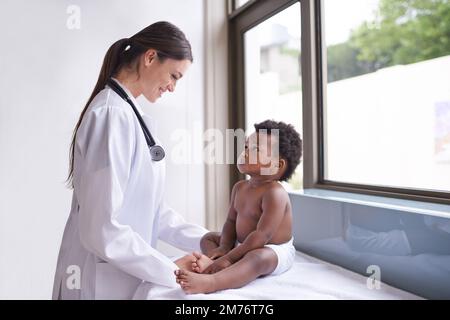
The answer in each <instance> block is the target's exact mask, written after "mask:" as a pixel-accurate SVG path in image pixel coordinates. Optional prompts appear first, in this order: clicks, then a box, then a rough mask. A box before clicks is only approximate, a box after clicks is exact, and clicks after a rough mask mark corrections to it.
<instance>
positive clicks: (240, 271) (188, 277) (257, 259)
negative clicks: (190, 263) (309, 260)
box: [175, 248, 278, 293]
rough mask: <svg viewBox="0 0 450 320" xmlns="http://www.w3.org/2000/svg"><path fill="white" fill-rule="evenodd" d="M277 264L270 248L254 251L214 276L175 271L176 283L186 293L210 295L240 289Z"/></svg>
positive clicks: (271, 269)
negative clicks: (225, 290)
mask: <svg viewBox="0 0 450 320" xmlns="http://www.w3.org/2000/svg"><path fill="white" fill-rule="evenodd" d="M277 264H278V258H277V255H276V254H275V252H274V251H273V250H272V249H270V248H261V249H255V250H252V251H250V252H248V253H247V254H246V255H245V256H244V257H243V258H242V259H241V260H239V261H238V262H236V263H235V264H233V265H231V266H229V267H228V268H226V269H223V270H221V271H219V272H217V273H214V274H198V273H194V272H190V271H187V270H177V271H176V273H175V274H176V276H177V282H178V283H179V284H180V285H181V288H182V289H183V290H184V291H185V292H186V293H210V292H214V291H218V290H224V289H234V288H240V287H242V286H244V285H246V284H247V283H249V282H251V281H253V280H255V279H256V278H258V277H260V276H262V275H266V274H270V273H272V272H273V271H274V270H275V268H276V267H277Z"/></svg>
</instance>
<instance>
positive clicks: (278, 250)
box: [236, 238, 295, 275]
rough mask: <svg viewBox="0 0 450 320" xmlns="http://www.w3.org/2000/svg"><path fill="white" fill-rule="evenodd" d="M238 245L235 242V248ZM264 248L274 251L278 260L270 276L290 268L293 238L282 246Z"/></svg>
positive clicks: (273, 245) (292, 258)
mask: <svg viewBox="0 0 450 320" xmlns="http://www.w3.org/2000/svg"><path fill="white" fill-rule="evenodd" d="M239 245H241V243H240V242H238V241H236V247H237V246H239ZM264 247H266V248H270V249H272V250H273V251H275V254H276V255H277V258H278V264H277V267H276V268H275V270H273V271H272V273H271V275H277V274H282V273H283V272H286V271H287V270H289V269H290V268H291V267H292V264H293V263H294V259H295V247H294V238H291V240H289V241H288V242H285V243H282V244H266V245H265V246H264Z"/></svg>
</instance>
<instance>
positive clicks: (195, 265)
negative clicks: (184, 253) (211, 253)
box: [191, 251, 214, 273]
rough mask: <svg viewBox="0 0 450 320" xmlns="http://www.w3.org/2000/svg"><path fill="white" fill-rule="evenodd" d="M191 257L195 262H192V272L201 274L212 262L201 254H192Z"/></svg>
mask: <svg viewBox="0 0 450 320" xmlns="http://www.w3.org/2000/svg"><path fill="white" fill-rule="evenodd" d="M192 255H193V256H194V257H195V259H196V260H195V261H193V262H192V266H191V268H192V271H194V272H197V273H203V271H204V270H205V269H206V268H207V267H208V266H209V265H210V264H212V263H213V262H214V261H213V260H211V259H210V258H208V257H207V256H205V255H204V254H201V253H200V252H196V251H195V252H192Z"/></svg>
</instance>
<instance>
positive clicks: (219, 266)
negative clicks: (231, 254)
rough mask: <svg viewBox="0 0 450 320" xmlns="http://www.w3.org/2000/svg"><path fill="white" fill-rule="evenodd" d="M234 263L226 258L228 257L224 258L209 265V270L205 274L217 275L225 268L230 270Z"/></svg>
mask: <svg viewBox="0 0 450 320" xmlns="http://www.w3.org/2000/svg"><path fill="white" fill-rule="evenodd" d="M232 264H233V263H232V262H231V261H230V260H229V259H228V258H227V257H226V256H222V257H220V258H219V259H217V260H214V262H213V263H212V264H211V265H209V267H208V268H206V269H205V270H204V271H203V273H209V274H211V273H216V272H219V271H220V270H223V269H225V268H228V267H229V266H231V265H232Z"/></svg>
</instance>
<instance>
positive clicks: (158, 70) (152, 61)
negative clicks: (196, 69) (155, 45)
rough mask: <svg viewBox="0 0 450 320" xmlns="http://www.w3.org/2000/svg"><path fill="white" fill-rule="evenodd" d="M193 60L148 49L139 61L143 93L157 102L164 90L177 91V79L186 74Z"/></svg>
mask: <svg viewBox="0 0 450 320" xmlns="http://www.w3.org/2000/svg"><path fill="white" fill-rule="evenodd" d="M190 65H191V61H189V60H188V59H185V60H175V59H171V58H166V57H161V55H160V54H159V53H158V52H157V51H156V50H153V49H149V50H147V51H146V52H145V53H144V54H143V55H142V56H141V61H140V63H139V71H138V72H139V80H138V81H139V82H140V84H141V85H140V87H141V93H142V95H144V97H145V98H146V99H147V100H149V101H150V102H155V101H156V100H157V99H158V98H160V97H161V96H162V95H163V94H164V92H166V91H169V92H173V91H175V87H176V85H177V81H178V80H180V79H181V78H182V77H183V75H185V74H186V71H187V69H188V68H189V66H190Z"/></svg>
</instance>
